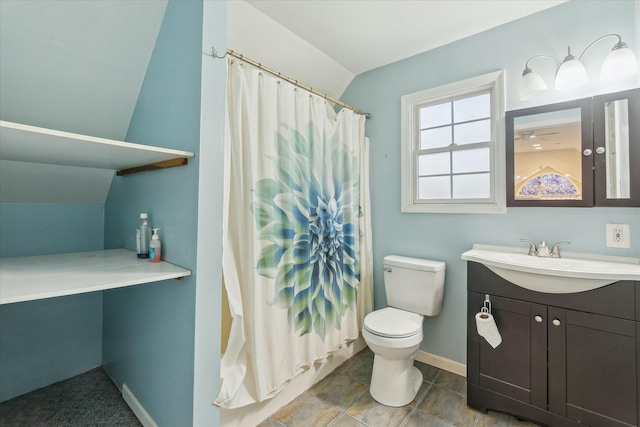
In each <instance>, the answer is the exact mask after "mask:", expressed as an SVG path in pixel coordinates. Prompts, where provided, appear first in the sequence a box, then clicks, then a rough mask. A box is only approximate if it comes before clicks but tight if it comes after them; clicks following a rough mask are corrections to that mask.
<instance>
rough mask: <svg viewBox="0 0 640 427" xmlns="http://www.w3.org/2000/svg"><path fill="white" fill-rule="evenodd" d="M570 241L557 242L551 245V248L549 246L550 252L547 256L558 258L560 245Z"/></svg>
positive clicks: (567, 243)
mask: <svg viewBox="0 0 640 427" xmlns="http://www.w3.org/2000/svg"><path fill="white" fill-rule="evenodd" d="M570 244H571V242H558V243H556V244H555V245H553V248H551V253H550V254H549V256H550V257H551V258H560V245H570Z"/></svg>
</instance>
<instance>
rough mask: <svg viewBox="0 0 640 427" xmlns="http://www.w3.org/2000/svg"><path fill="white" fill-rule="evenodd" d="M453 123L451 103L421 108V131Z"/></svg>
mask: <svg viewBox="0 0 640 427" xmlns="http://www.w3.org/2000/svg"><path fill="white" fill-rule="evenodd" d="M449 123H451V103H450V102H445V103H444V104H438V105H431V106H429V107H423V108H420V129H426V128H431V127H435V126H442V125H448V124H449Z"/></svg>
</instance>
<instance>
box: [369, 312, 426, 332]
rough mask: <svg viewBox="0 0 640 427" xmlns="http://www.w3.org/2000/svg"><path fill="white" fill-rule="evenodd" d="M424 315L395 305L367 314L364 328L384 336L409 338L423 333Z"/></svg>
mask: <svg viewBox="0 0 640 427" xmlns="http://www.w3.org/2000/svg"><path fill="white" fill-rule="evenodd" d="M422 319H423V317H422V315H420V314H417V313H411V312H409V311H404V310H399V309H397V308H393V307H387V308H383V309H381V310H376V311H373V312H371V313H369V314H367V315H366V316H365V318H364V329H366V330H367V331H368V332H369V333H371V334H373V335H377V336H379V337H384V338H396V339H398V338H408V337H412V336H414V335H417V334H421V333H422Z"/></svg>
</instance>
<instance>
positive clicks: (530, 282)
mask: <svg viewBox="0 0 640 427" xmlns="http://www.w3.org/2000/svg"><path fill="white" fill-rule="evenodd" d="M462 259H463V260H466V261H473V262H477V263H480V264H484V265H485V266H487V268H489V269H490V270H491V271H493V272H494V273H496V274H497V275H498V276H500V277H502V278H503V279H505V280H508V281H509V282H511V283H513V284H515V285H518V286H520V287H523V288H526V289H529V290H532V291H537V292H546V293H554V294H567V293H574V292H584V291H590V290H592V289H597V288H600V287H603V286H606V285H609V284H611V283H614V282H617V281H619V280H637V281H640V259H639V258H627V257H616V256H607V255H595V254H580V253H572V252H563V253H562V258H545V257H538V256H531V255H527V249H525V248H511V247H503V246H489V245H479V244H475V245H473V248H472V249H471V250H469V251H467V252H465V253H463V254H462Z"/></svg>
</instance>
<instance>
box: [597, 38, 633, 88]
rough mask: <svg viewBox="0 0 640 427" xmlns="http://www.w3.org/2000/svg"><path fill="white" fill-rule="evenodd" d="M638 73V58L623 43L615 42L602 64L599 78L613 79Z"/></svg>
mask: <svg viewBox="0 0 640 427" xmlns="http://www.w3.org/2000/svg"><path fill="white" fill-rule="evenodd" d="M636 74H638V59H637V58H636V56H635V55H634V54H633V51H632V50H631V49H629V48H628V47H627V45H626V44H625V43H622V42H620V43H617V44H616V45H615V46H614V47H613V49H612V50H611V52H609V55H607V58H606V59H605V60H604V63H603V64H602V69H601V70H600V80H604V81H608V82H610V81H614V80H620V79H624V78H626V77H630V76H633V75H636Z"/></svg>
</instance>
